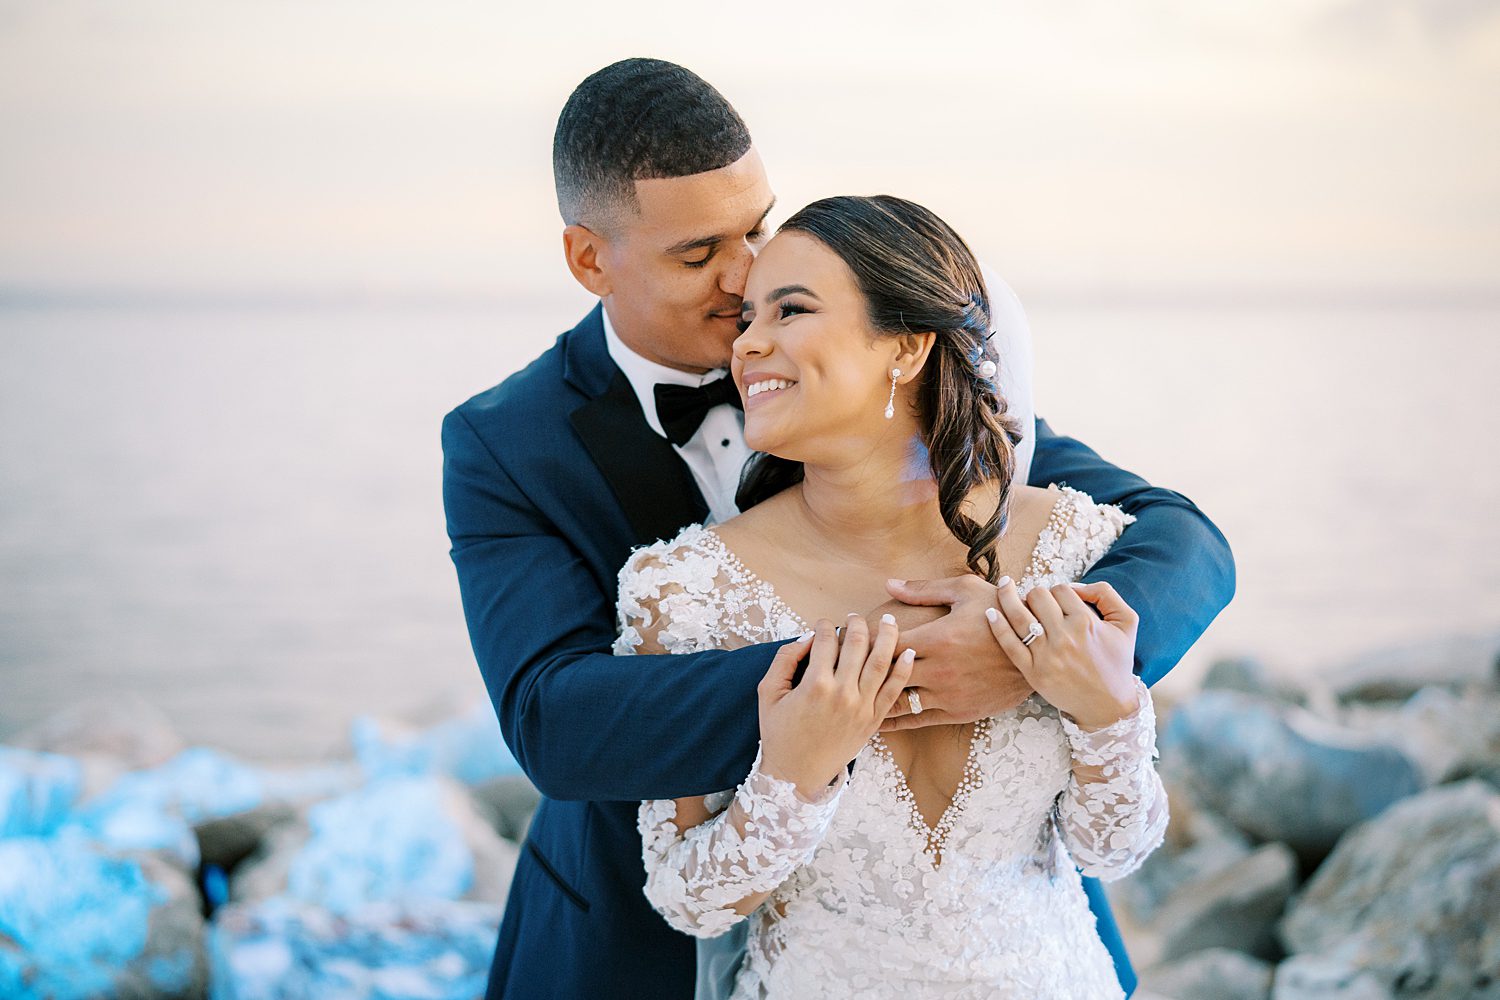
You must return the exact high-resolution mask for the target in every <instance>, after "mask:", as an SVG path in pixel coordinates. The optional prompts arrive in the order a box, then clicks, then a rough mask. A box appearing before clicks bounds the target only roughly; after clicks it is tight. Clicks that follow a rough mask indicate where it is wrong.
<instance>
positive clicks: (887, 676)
mask: <svg viewBox="0 0 1500 1000" xmlns="http://www.w3.org/2000/svg"><path fill="white" fill-rule="evenodd" d="M898 633H899V630H898V629H897V627H896V622H895V619H894V618H892V617H891V616H889V615H886V616H884V617H883V618H882V619H881V622H880V625H879V627H878V628H877V630H876V633H875V638H874V640H873V641H871V639H870V630H869V626H867V625H866V624H865V620H864V618H862V617H860V616H859V615H850V616H849V618H848V619H847V621H846V622H845V625H844V636H843V642H842V644H840V641H839V637H838V635H837V633H836V632H835V630H834V626H833V623H832V622H830V621H828V620H827V619H823V620H822V621H819V622H818V624H817V628H816V629H814V631H813V636H812V638H811V640H809V639H808V638H807V637H806V636H804V637H803V638H802V639H799V640H797V641H796V642H791V643H788V644H786V645H785V646H782V647H781V649H780V650H778V651H777V653H776V658H775V659H774V660H772V661H771V666H770V668H769V669H768V670H767V671H766V676H765V678H764V679H763V680H762V681H761V682H760V687H759V695H760V739H761V769H762V770H763V771H764V772H765V773H766V774H768V775H771V776H772V777H776V778H780V779H782V780H784V781H790V782H793V783H794V784H795V785H796V786H797V790H798V792H799V793H800V794H801V795H802V796H803V798H806V799H812V798H815V797H816V796H817V795H818V794H819V793H820V792H822V790H823V789H824V788H826V787H827V786H828V784H829V783H830V782H832V781H833V780H834V779H835V778H837V777H838V774H839V772H840V771H841V770H843V769H844V767H845V766H846V765H847V764H848V763H849V761H851V760H853V759H854V758H855V756H857V755H858V754H859V751H860V749H861V748H862V747H863V746H864V745H865V744H866V743H867V742H868V741H869V739H870V737H871V736H873V735H874V734H875V732H876V730H877V729H879V728H880V720H882V719H884V718H885V716H886V713H887V712H889V711H890V710H891V706H892V705H894V704H895V702H896V698H897V697H899V696H900V694H901V692H902V690H903V689H904V688H905V687H906V682H907V680H908V679H909V678H910V677H911V665H912V660H913V655H912V653H911V651H910V650H907V651H906V652H904V653H902V654H901V656H899V657H896V658H895V659H894V661H893V660H892V657H893V655H894V654H895V652H896V637H897V635H898ZM804 657H805V658H807V659H808V666H807V670H806V672H805V673H804V674H803V675H802V679H801V681H800V682H798V683H797V684H796V686H795V687H794V686H793V683H792V681H793V678H794V677H795V675H796V672H797V667H798V665H799V664H800V663H801V662H802V660H803V658H804Z"/></svg>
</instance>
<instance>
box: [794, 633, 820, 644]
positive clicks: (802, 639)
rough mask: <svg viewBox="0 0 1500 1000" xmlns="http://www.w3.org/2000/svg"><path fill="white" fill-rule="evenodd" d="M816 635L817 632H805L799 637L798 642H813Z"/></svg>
mask: <svg viewBox="0 0 1500 1000" xmlns="http://www.w3.org/2000/svg"><path fill="white" fill-rule="evenodd" d="M815 635H817V633H816V632H803V633H802V634H801V635H799V636H797V641H798V642H812V638H813V636H815Z"/></svg>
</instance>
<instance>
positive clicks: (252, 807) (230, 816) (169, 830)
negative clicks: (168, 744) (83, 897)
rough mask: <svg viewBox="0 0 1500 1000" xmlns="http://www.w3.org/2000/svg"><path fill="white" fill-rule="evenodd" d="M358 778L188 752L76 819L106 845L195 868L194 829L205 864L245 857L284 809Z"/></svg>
mask: <svg viewBox="0 0 1500 1000" xmlns="http://www.w3.org/2000/svg"><path fill="white" fill-rule="evenodd" d="M359 778H360V772H359V770H358V768H356V767H354V766H353V765H320V766H317V767H308V768H293V769H284V770H272V769H267V768H263V767H260V766H258V765H253V764H247V763H245V762H243V761H240V760H237V759H235V758H234V757H231V756H229V755H228V754H225V753H221V752H220V751H218V750H212V749H209V748H207V747H193V748H191V749H188V750H184V751H183V752H182V753H180V754H178V755H177V756H175V757H173V758H172V759H171V760H169V761H167V762H166V763H164V764H162V765H160V766H158V767H154V768H150V769H148V770H144V771H132V772H130V773H128V774H125V775H123V776H121V778H120V779H119V780H118V781H116V782H115V783H114V784H113V785H112V786H110V787H109V788H108V789H107V790H106V791H104V792H103V793H101V794H100V795H97V796H95V797H93V798H92V799H89V800H88V801H86V802H85V803H84V804H83V805H82V806H80V807H79V808H78V810H77V811H76V814H75V817H74V821H75V822H77V823H78V824H79V825H80V826H82V827H84V828H85V829H87V830H89V831H90V833H91V834H92V835H94V836H95V837H97V838H98V839H100V840H101V841H102V842H104V843H106V844H109V845H110V846H112V847H115V848H119V849H122V850H139V851H156V852H160V853H161V854H162V856H163V857H168V858H178V859H180V860H181V861H182V862H183V863H184V864H185V865H186V866H187V867H189V868H191V867H194V866H196V865H197V864H198V863H199V860H200V854H199V846H200V844H201V843H202V842H203V840H204V837H203V836H202V835H199V836H196V837H195V836H194V830H193V829H192V828H193V827H195V826H204V825H208V830H209V832H208V837H207V839H208V841H209V843H210V847H211V848H212V850H213V854H212V855H211V856H209V857H208V858H207V860H209V861H210V862H212V863H215V864H223V863H224V859H225V858H233V860H234V861H238V860H239V859H240V858H241V857H243V856H244V854H239V855H238V856H235V852H237V851H240V850H244V852H245V853H248V852H249V850H250V849H253V847H254V843H253V841H255V840H258V838H259V837H260V836H261V835H262V834H263V833H264V832H265V830H266V829H267V828H268V827H269V826H270V822H271V820H274V819H277V818H285V816H286V815H287V813H288V811H289V809H288V807H292V806H295V805H297V804H300V803H302V802H306V801H309V800H312V799H316V798H319V797H323V796H326V795H332V794H335V793H337V792H340V791H345V790H347V789H348V788H351V787H354V786H355V785H356V784H357V782H358V780H359ZM268 817H269V819H268ZM215 821H223V822H215ZM246 841H250V844H249V847H244V844H245V842H246ZM226 867H227V866H226Z"/></svg>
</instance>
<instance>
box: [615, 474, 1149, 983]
mask: <svg viewBox="0 0 1500 1000" xmlns="http://www.w3.org/2000/svg"><path fill="white" fill-rule="evenodd" d="M1131 520H1133V519H1132V518H1131V517H1130V516H1129V515H1127V514H1125V513H1124V512H1123V511H1121V510H1120V509H1119V508H1117V507H1113V506H1106V505H1100V504H1095V503H1094V502H1093V501H1092V499H1091V498H1089V497H1088V496H1087V495H1086V494H1084V493H1081V492H1079V491H1077V490H1073V489H1070V488H1067V487H1063V488H1062V490H1061V496H1060V497H1059V499H1058V501H1057V504H1056V505H1055V507H1054V508H1053V511H1052V515H1051V518H1050V519H1049V521H1048V524H1047V527H1046V528H1045V529H1044V530H1043V531H1042V533H1041V536H1040V537H1039V538H1038V540H1037V544H1036V546H1035V549H1034V550H1033V553H1032V557H1031V562H1030V565H1029V567H1028V570H1027V573H1026V575H1025V577H1024V578H1023V579H1022V580H1021V581H1020V583H1019V584H1018V587H1019V589H1020V590H1021V592H1022V593H1023V594H1024V593H1025V592H1027V591H1029V590H1030V589H1031V588H1032V587H1036V586H1052V585H1054V584H1057V583H1065V582H1068V581H1071V580H1076V579H1078V578H1079V577H1081V576H1082V575H1083V574H1084V573H1085V572H1087V571H1088V569H1089V568H1090V567H1091V566H1092V565H1093V564H1094V563H1095V562H1097V561H1098V559H1099V558H1100V557H1101V556H1103V555H1104V553H1105V552H1106V551H1108V549H1109V547H1110V546H1111V545H1112V544H1113V543H1114V541H1115V539H1116V538H1118V537H1119V535H1120V532H1121V531H1123V530H1124V528H1125V526H1126V525H1127V524H1128V523H1130V521H1131ZM619 596H620V599H619V637H618V639H617V640H616V643H615V647H614V651H615V653H616V654H617V655H627V654H630V653H633V652H636V651H637V650H639V649H641V648H642V647H643V646H645V647H646V648H650V649H653V650H656V649H660V650H663V651H666V652H672V653H689V652H696V651H699V650H703V649H720V648H734V647H738V646H743V645H748V644H752V643H759V642H770V641H776V640H780V639H788V638H791V637H793V636H795V635H798V634H800V633H801V632H803V631H804V630H805V629H806V624H805V623H804V622H803V621H802V620H801V619H800V618H799V617H798V616H797V615H796V613H795V612H794V611H793V610H792V609H791V608H790V607H788V606H787V605H786V604H785V603H784V602H783V601H782V600H781V599H780V598H779V597H778V596H777V595H776V593H775V591H774V590H773V589H772V588H771V586H770V584H768V583H767V582H765V581H764V580H761V579H760V578H759V577H757V576H755V575H754V574H753V573H751V572H749V570H748V569H746V568H745V566H744V565H743V564H742V563H740V561H739V560H738V559H737V558H735V556H734V553H733V552H731V551H730V550H729V549H728V547H727V546H725V545H724V544H723V542H722V541H721V540H720V539H719V537H718V535H716V534H715V533H714V532H713V531H712V530H710V529H708V528H705V527H703V526H701V525H693V526H691V527H689V528H687V529H685V530H684V531H683V532H682V533H681V534H679V535H678V536H677V538H675V539H673V540H671V541H669V542H661V543H658V544H656V545H652V546H648V547H646V548H643V549H640V550H638V551H637V552H635V553H634V554H633V555H632V556H631V558H630V560H629V561H628V562H627V563H626V565H625V567H624V569H622V570H621V572H620V595H619ZM1137 698H1138V705H1139V707H1138V709H1137V711H1136V712H1135V713H1134V714H1133V715H1130V716H1128V717H1126V718H1124V719H1121V720H1120V721H1119V722H1117V723H1115V724H1114V725H1112V726H1110V727H1108V728H1107V729H1103V730H1099V731H1097V732H1088V731H1085V730H1083V729H1081V728H1079V727H1078V726H1077V725H1076V724H1074V723H1073V721H1072V720H1071V719H1069V718H1067V717H1066V716H1063V715H1061V714H1060V713H1059V712H1057V710H1056V709H1054V708H1053V707H1052V706H1050V705H1048V704H1047V703H1046V702H1044V701H1042V700H1041V699H1040V698H1039V697H1037V696H1032V697H1031V698H1030V699H1028V700H1027V701H1026V702H1024V703H1023V704H1022V705H1020V706H1019V707H1017V708H1015V709H1013V710H1011V711H1009V712H1006V713H1004V714H1002V715H998V716H994V717H992V718H990V719H986V720H981V722H980V723H979V724H976V726H975V727H974V735H973V738H972V740H971V745H970V756H969V766H968V767H966V768H965V777H964V783H963V784H962V785H961V789H960V793H959V794H958V795H955V797H954V802H953V804H952V805H950V807H949V809H948V811H947V812H946V813H945V814H944V816H943V818H942V820H941V821H940V822H939V824H938V827H937V828H936V829H935V830H929V829H927V827H926V824H925V823H924V822H922V820H921V816H920V814H919V813H917V812H916V810H915V806H914V804H913V803H912V802H911V801H910V800H909V798H907V797H905V796H903V794H902V793H903V789H905V788H906V781H905V777H904V776H903V775H902V774H901V771H900V769H899V768H898V767H897V766H896V765H895V763H894V761H893V760H892V759H891V757H890V754H889V753H888V752H883V746H882V744H883V741H880V740H878V739H877V740H872V741H871V743H870V744H869V745H868V746H866V748H865V749H864V750H863V751H861V753H860V755H859V756H858V757H857V758H856V760H855V764H854V768H853V773H852V775H850V776H848V777H847V778H841V779H840V780H839V781H838V782H837V783H836V784H835V786H833V787H831V788H830V789H828V790H827V792H825V793H824V794H823V795H821V796H820V797H819V798H818V799H817V800H816V801H812V802H808V801H806V800H804V799H802V798H801V797H800V796H799V795H797V794H796V792H795V789H794V787H793V786H792V785H790V784H789V783H787V782H782V781H778V780H777V779H775V778H773V777H771V776H769V775H766V774H764V773H763V772H761V770H760V758H759V756H758V755H757V757H756V762H755V767H754V768H753V769H752V771H751V773H750V775H749V776H748V777H747V778H746V780H745V781H744V782H743V783H742V784H741V785H740V786H739V788H737V789H734V790H731V791H727V792H723V793H719V794H718V795H714V796H709V797H708V800H707V802H706V804H707V806H708V807H709V809H710V810H712V811H714V812H715V813H716V814H715V815H714V816H713V818H712V819H710V820H708V821H707V822H704V823H701V824H699V825H698V826H696V827H692V828H690V829H689V830H687V831H685V832H683V831H680V830H678V828H677V826H676V823H675V822H674V819H675V815H676V806H675V804H674V803H673V802H671V801H669V800H662V801H652V802H644V803H642V805H641V809H640V814H639V818H638V821H639V828H640V832H641V838H642V848H643V856H644V860H645V866H646V874H647V883H646V886H645V892H646V895H647V897H648V898H649V899H650V901H651V903H652V905H653V906H654V907H655V908H656V909H657V911H658V912H660V913H661V914H662V915H663V916H664V917H665V918H666V919H667V921H668V922H669V923H671V924H672V926H674V927H676V928H678V929H679V930H682V931H685V932H687V933H690V934H694V935H697V936H699V937H711V936H715V935H718V934H722V933H724V932H725V931H726V930H728V929H729V928H730V927H732V926H733V925H734V924H735V923H736V922H738V921H739V920H742V919H745V918H744V917H742V916H740V915H739V914H738V913H737V912H736V911H735V909H734V906H735V904H736V903H737V902H738V901H740V900H742V899H745V898H746V897H747V896H751V895H755V894H759V893H765V892H770V893H771V895H770V898H769V899H767V900H766V902H765V903H763V904H762V905H761V906H759V907H758V908H757V909H756V910H755V911H754V912H753V913H751V914H750V916H749V920H750V935H749V942H748V946H747V952H746V956H745V960H744V963H743V964H742V966H741V968H740V971H739V975H738V977H737V978H736V980H735V989H734V997H735V998H736V1000H740V998H773V1000H779V998H784V997H785V998H795V997H810V996H819V997H861V998H864V997H872V998H875V997H891V998H895V997H902V998H907V997H948V998H952V997H975V998H978V997H986V998H989V997H1015V998H1021V997H1025V998H1028V1000H1030V998H1058V1000H1061V998H1089V1000H1094V998H1101V997H1120V996H1122V993H1121V991H1120V987H1119V983H1118V982H1117V980H1116V977H1115V973H1114V968H1113V965H1112V963H1111V961H1110V958H1109V955H1108V952H1107V951H1106V950H1105V949H1104V946H1103V944H1102V943H1101V941H1100V940H1099V936H1098V932H1097V930H1096V929H1095V926H1094V918H1093V915H1092V913H1091V912H1090V911H1089V908H1088V902H1087V898H1086V897H1085V896H1084V893H1083V888H1082V885H1081V883H1080V882H1079V878H1078V871H1077V869H1078V868H1081V869H1082V870H1083V872H1084V873H1085V874H1087V875H1092V876H1096V877H1099V878H1104V879H1112V878H1119V877H1121V876H1123V875H1126V874H1128V873H1129V872H1131V871H1133V870H1134V869H1135V868H1136V867H1137V866H1139V864H1140V862H1141V861H1142V860H1143V859H1144V858H1145V856H1146V855H1147V854H1149V853H1150V852H1151V851H1152V850H1154V849H1155V847H1156V846H1157V845H1158V844H1159V843H1160V842H1161V838H1162V834H1163V831H1164V830H1165V827H1166V820H1167V807H1166V797H1165V794H1164V793H1163V791H1162V788H1161V783H1160V780H1159V779H1158V777H1157V774H1156V769H1155V766H1154V759H1155V756H1156V740H1155V729H1156V726H1155V713H1154V710H1153V707H1152V703H1151V696H1150V694H1149V692H1148V691H1147V690H1146V688H1145V687H1144V685H1141V684H1140V683H1139V682H1137ZM1075 767H1078V768H1082V769H1087V773H1088V774H1089V775H1090V777H1089V778H1088V780H1084V779H1081V778H1080V777H1079V776H1077V775H1075V773H1074V768H1075ZM907 796H909V791H908V792H907ZM934 833H936V834H938V837H937V838H936V842H934V837H933V834H934Z"/></svg>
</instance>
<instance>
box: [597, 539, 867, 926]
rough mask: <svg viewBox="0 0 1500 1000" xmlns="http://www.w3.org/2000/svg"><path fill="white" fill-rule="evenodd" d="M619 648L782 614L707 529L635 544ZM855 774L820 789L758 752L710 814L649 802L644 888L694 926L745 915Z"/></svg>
mask: <svg viewBox="0 0 1500 1000" xmlns="http://www.w3.org/2000/svg"><path fill="white" fill-rule="evenodd" d="M618 609H619V610H618V621H617V624H618V627H619V637H618V638H617V639H616V640H615V645H614V653H615V655H617V656H625V655H630V654H632V653H696V652H698V651H700V650H705V649H728V648H733V647H735V646H738V645H743V644H744V643H747V642H754V641H765V640H766V639H768V638H772V635H771V634H767V633H768V632H769V630H770V629H771V628H773V627H774V626H776V625H778V624H780V623H777V622H776V621H774V620H773V619H771V618H770V617H768V616H767V614H766V611H767V609H766V607H765V605H764V604H762V603H761V601H760V598H759V597H758V596H757V595H754V594H747V593H746V591H745V588H744V587H743V585H742V582H741V581H740V580H739V579H738V577H737V576H736V575H735V573H734V568H733V566H732V565H730V564H729V562H728V561H727V560H726V559H725V558H724V556H723V550H722V549H721V548H720V547H719V546H717V545H716V544H714V540H713V538H712V537H710V536H709V535H708V533H707V532H706V529H703V528H702V527H699V526H693V527H690V528H688V529H686V530H685V531H684V532H683V533H682V534H681V535H679V536H678V537H677V538H676V539H674V540H673V541H671V542H660V543H657V544H656V545H651V546H647V547H645V548H643V549H639V550H637V551H636V552H635V553H633V554H632V555H631V557H630V559H629V560H628V561H627V562H626V563H625V566H624V568H623V569H621V570H620V590H619V605H618ZM846 780H847V776H846V775H843V774H841V775H840V776H839V779H838V781H837V782H836V783H835V784H833V785H830V786H829V787H828V788H827V789H826V790H825V791H823V792H822V793H821V794H820V795H819V796H818V798H817V799H816V800H814V801H811V802H810V801H807V800H806V799H803V798H802V797H801V796H800V795H799V794H798V793H797V790H796V786H795V785H793V784H792V783H791V782H789V781H782V780H780V779H779V778H776V777H774V776H772V775H769V774H766V773H765V772H764V771H762V770H761V767H760V753H759V752H758V751H757V753H756V755H755V763H754V765H753V766H752V767H751V769H750V774H749V776H747V777H746V778H745V780H744V782H742V783H741V784H740V786H739V788H738V789H736V790H734V791H733V792H718V793H715V794H713V795H708V796H705V797H704V798H703V799H702V807H703V808H702V810H699V812H700V814H701V812H707V813H708V814H709V816H708V817H707V818H706V819H704V820H703V821H702V822H699V823H697V824H696V825H693V826H689V827H687V828H686V829H679V828H678V826H677V811H678V809H677V802H676V801H675V800H672V799H650V800H647V801H645V802H642V803H641V806H640V810H639V812H638V813H637V819H636V825H637V827H638V828H639V830H640V833H641V851H642V858H643V860H644V862H645V867H646V886H645V892H646V898H647V899H648V900H649V901H650V902H651V905H652V906H653V907H655V909H656V911H657V912H658V913H660V914H661V915H662V916H663V917H665V918H666V920H667V923H669V924H671V925H672V926H673V927H675V928H676V929H677V930H680V931H683V932H685V933H687V934H692V935H694V936H695V937H717V936H718V935H720V934H723V933H724V932H725V931H727V930H729V929H730V928H731V927H733V926H734V925H735V924H736V923H737V922H738V921H740V920H743V919H744V918H745V917H746V916H747V915H749V913H751V912H752V911H753V910H754V909H755V907H756V906H758V905H759V904H760V902H761V901H762V900H763V899H764V898H765V897H766V896H767V895H768V894H770V893H771V892H772V891H773V890H775V889H776V887H777V886H779V885H781V883H782V882H784V881H786V879H787V877H788V876H789V875H791V874H792V872H794V871H796V870H797V868H799V867H800V866H802V865H804V864H806V863H807V862H808V861H809V860H810V859H811V858H812V855H813V852H814V851H815V850H817V847H818V845H819V844H820V843H822V841H823V836H824V834H825V833H826V832H827V830H828V824H829V822H830V821H831V820H832V819H833V815H834V813H835V811H836V810H837V808H838V802H839V798H840V795H841V793H842V791H843V787H844V783H845V781H846Z"/></svg>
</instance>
